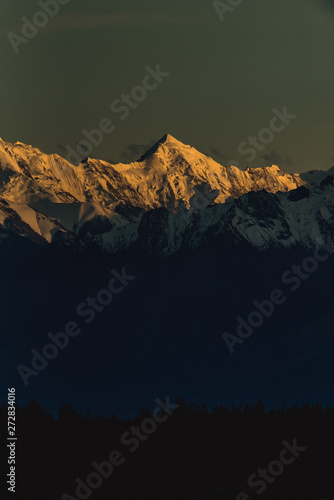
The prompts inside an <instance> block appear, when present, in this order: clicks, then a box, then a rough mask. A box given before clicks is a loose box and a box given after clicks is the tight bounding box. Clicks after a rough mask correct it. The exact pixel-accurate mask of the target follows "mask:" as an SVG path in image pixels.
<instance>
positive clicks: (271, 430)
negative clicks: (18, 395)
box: [0, 398, 334, 500]
mask: <svg viewBox="0 0 334 500" xmlns="http://www.w3.org/2000/svg"><path fill="white" fill-rule="evenodd" d="M156 401H159V405H160V408H161V411H159V412H158V411H157V412H156V416H157V419H158V420H159V423H158V424H157V425H156V426H152V425H151V424H149V422H150V420H151V417H152V410H153V407H152V408H151V409H150V408H149V407H148V406H145V407H143V408H142V409H141V410H140V412H139V413H138V415H137V416H136V417H135V418H133V419H129V418H127V419H119V418H118V417H117V416H116V414H114V415H112V416H111V417H104V416H103V415H101V416H95V417H92V416H91V415H90V413H89V412H88V413H86V414H85V415H83V414H78V413H77V412H76V411H75V410H74V409H73V408H72V407H70V406H69V405H67V404H64V405H62V406H61V407H60V409H59V415H58V418H55V417H54V416H52V415H51V414H49V413H47V411H46V410H45V409H44V408H43V407H42V406H41V405H40V404H39V403H37V402H36V401H35V400H33V401H31V402H30V403H29V404H28V405H27V406H25V407H18V408H17V427H18V429H19V432H18V441H17V443H18V445H17V493H16V498H18V499H19V500H21V499H23V498H26V499H32V498H33V499H34V500H45V499H50V500H51V499H59V500H60V499H63V500H69V499H72V500H73V499H75V498H77V499H88V498H92V499H94V500H95V499H96V500H107V499H108V500H109V499H122V500H123V499H124V500H125V499H126V500H131V499H138V498H140V499H155V500H159V499H166V500H172V499H175V500H176V499H180V500H181V499H224V500H225V499H226V500H230V499H231V500H234V499H238V500H248V499H256V498H259V497H260V498H261V499H270V500H282V499H284V500H302V499H303V500H322V499H325V498H327V499H328V500H329V499H332V498H333V492H334V484H333V483H334V481H333V474H332V458H333V453H332V450H333V444H334V442H333V438H334V431H333V418H334V408H322V407H321V406H320V405H315V406H310V405H308V404H304V405H303V406H302V407H299V406H294V407H289V408H287V407H284V408H282V409H280V410H269V411H265V406H264V404H263V403H262V402H261V401H259V402H258V403H257V404H255V405H252V406H250V405H245V406H243V407H241V406H239V407H233V406H232V407H226V406H219V407H215V408H214V409H213V410H212V411H209V410H208V409H207V408H206V407H205V406H198V405H195V404H194V403H187V402H185V401H184V400H183V399H178V400H177V401H176V402H175V401H170V402H169V403H168V398H166V405H165V402H162V401H160V400H156ZM170 403H173V405H172V404H170ZM174 403H176V404H174ZM169 408H172V409H173V411H171V410H169ZM174 408H176V409H174ZM6 413H7V409H6V408H5V406H4V405H3V406H2V407H1V410H0V420H1V428H2V429H5V426H6V418H7V415H6ZM153 414H154V412H153ZM167 414H168V417H166V415H167ZM3 465H4V467H2V470H5V469H6V467H5V464H3ZM2 486H3V483H2Z"/></svg>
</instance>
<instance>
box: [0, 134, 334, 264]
mask: <svg viewBox="0 0 334 500" xmlns="http://www.w3.org/2000/svg"><path fill="white" fill-rule="evenodd" d="M330 172H331V171H328V172H327V173H326V172H321V171H312V172H309V173H305V174H301V175H299V174H288V173H286V172H284V171H282V170H280V169H279V167H277V166H275V165H272V166H270V167H260V168H256V169H251V168H247V169H246V170H245V171H242V170H240V169H239V168H237V167H234V166H229V167H224V166H222V165H219V164H218V163H217V162H215V161H214V160H213V159H212V158H209V157H207V156H205V155H203V154H202V153H200V152H198V151H197V150H196V149H194V148H192V147H191V146H186V145H184V144H182V143H181V142H180V141H178V140H177V139H175V138H174V137H172V136H171V135H168V134H167V135H166V136H164V137H163V138H162V139H160V141H158V142H157V143H156V144H155V145H154V146H153V147H152V148H151V149H150V150H148V151H147V153H145V155H143V157H142V158H140V160H139V161H137V162H133V163H131V164H128V165H126V164H116V165H111V164H109V163H107V162H105V161H102V160H96V159H86V160H85V161H84V162H82V163H80V164H79V165H78V166H74V165H72V164H71V163H69V162H68V161H67V160H65V159H64V158H62V157H60V156H58V155H46V154H44V153H42V152H41V151H39V150H38V149H37V148H34V147H32V146H28V145H25V144H22V143H20V142H17V143H15V144H11V143H7V142H5V141H3V140H1V139H0V198H1V200H2V203H1V204H0V227H2V228H5V229H8V230H10V228H11V227H16V228H17V227H18V226H20V232H19V234H25V233H26V236H27V237H28V238H29V237H31V235H34V238H35V237H36V235H37V236H38V237H39V238H41V239H42V241H44V242H49V243H50V242H52V241H54V240H55V239H59V234H62V235H63V236H65V235H66V237H70V238H73V237H74V235H75V234H77V235H79V234H80V235H81V236H84V235H86V234H87V235H90V236H89V238H91V237H92V235H93V238H94V240H95V241H96V243H98V244H99V245H101V246H102V247H103V248H104V249H106V250H107V251H109V252H115V251H118V250H124V249H126V248H129V247H130V246H133V245H140V246H142V247H144V248H147V249H150V251H152V250H153V249H155V251H156V252H157V253H159V254H165V255H166V254H170V253H174V252H177V251H179V250H181V249H184V248H186V249H191V248H194V247H196V246H198V245H200V244H201V243H202V242H203V241H204V240H206V239H207V238H209V237H215V236H222V235H224V234H229V235H230V236H232V237H233V238H234V239H235V240H236V241H240V239H243V240H247V241H248V242H249V243H250V244H251V245H253V246H255V247H257V248H259V249H262V248H267V247H268V246H272V245H273V246H285V247H286V246H290V245H294V244H296V243H301V244H303V245H305V246H308V245H310V244H313V243H314V241H315V240H316V239H317V238H320V237H322V236H323V235H324V233H328V232H331V231H332V228H333V224H332V222H331V220H332V214H333V203H334V193H333V186H332V181H331V177H330V176H328V174H330ZM328 179H329V180H328ZM20 221H21V222H20ZM28 227H29V230H27V228H28ZM24 228H26V230H25V229H24ZM30 233H31V234H30Z"/></svg>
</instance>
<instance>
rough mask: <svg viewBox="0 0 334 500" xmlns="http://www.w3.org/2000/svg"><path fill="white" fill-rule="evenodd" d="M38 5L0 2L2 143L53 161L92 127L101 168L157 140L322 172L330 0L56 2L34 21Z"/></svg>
mask: <svg viewBox="0 0 334 500" xmlns="http://www.w3.org/2000/svg"><path fill="white" fill-rule="evenodd" d="M44 2H45V3H47V2H50V4H51V3H53V4H55V2H56V0H44ZM41 3H43V0H40V2H37V1H34V0H29V1H28V2H27V0H15V2H14V1H13V0H1V2H0V19H1V26H0V61H1V76H0V137H2V138H3V139H4V140H7V141H10V142H15V141H20V142H24V143H27V144H32V145H33V146H36V147H38V148H39V149H41V150H42V151H44V152H46V153H58V154H60V155H62V156H65V157H66V154H67V153H68V151H69V150H74V151H78V149H77V148H78V146H80V143H81V141H82V140H87V138H86V137H85V134H84V133H83V130H86V131H88V132H89V131H91V130H93V129H97V128H98V127H100V126H101V122H102V124H103V127H102V128H103V130H104V131H103V132H100V134H98V135H96V136H95V145H94V144H92V142H93V140H91V139H90V140H89V143H88V146H87V144H86V148H88V147H89V148H90V149H91V151H90V154H89V156H90V157H95V158H101V159H105V160H108V161H111V162H120V161H122V162H130V161H134V160H136V159H138V158H139V157H140V156H141V155H142V154H143V152H144V151H145V150H146V149H148V148H149V147H150V146H151V145H152V144H154V142H156V141H157V140H158V139H160V138H161V137H162V136H163V135H164V134H166V133H169V134H171V135H173V136H174V137H176V138H177V139H178V140H179V141H181V142H183V143H185V144H190V145H192V146H193V147H195V148H196V149H198V150H199V151H201V152H202V153H204V154H207V155H208V156H211V157H212V158H214V159H215V160H216V161H218V162H219V163H221V164H223V165H227V164H231V163H233V164H235V165H238V166H240V168H246V167H247V166H251V167H257V166H266V165H270V164H272V163H274V164H278V165H279V166H280V167H281V168H283V169H284V170H286V171H288V172H303V171H307V170H311V169H320V170H327V169H328V168H330V167H332V166H333V165H334V144H333V140H332V132H333V118H334V116H333V115H334V113H333V109H334V108H333V88H334V68H333V65H334V58H333V54H334V1H331V0H240V1H239V2H238V1H236V0H234V1H231V0H226V1H222V2H216V4H217V5H216V8H215V6H214V2H213V1H211V0H159V1H157V0H141V1H140V2H138V0H137V1H135V0H94V2H92V1H91V0H58V3H56V4H55V6H54V7H53V8H54V9H56V10H59V12H57V13H56V15H53V16H51V15H48V14H45V15H44V17H43V16H42V17H41V16H38V15H37V14H36V13H38V12H41V11H43V9H42V7H41ZM60 3H61V5H60ZM233 3H234V5H236V4H238V5H237V6H234V7H232V6H231V4H233ZM218 4H219V5H220V8H219V7H218ZM223 5H225V7H224V6H223ZM226 5H227V7H226ZM50 8H51V7H50ZM23 18H25V19H24V20H23ZM27 20H28V21H30V22H33V24H34V23H35V24H36V20H37V24H38V23H39V24H40V25H42V26H40V27H37V28H34V26H33V28H31V27H30V29H35V33H34V36H31V31H30V32H29V30H27V28H26V21H27ZM22 30H23V31H22ZM24 30H26V31H24ZM27 33H28V34H27ZM9 34H11V35H9ZM28 36H30V38H28ZM19 37H21V38H19ZM148 67H149V68H150V69H151V71H153V70H156V69H157V67H159V68H160V71H161V72H162V73H163V75H164V76H163V77H162V76H161V77H160V78H159V81H154V80H153V79H152V78H153V77H149V76H148V74H149V71H148V69H147V68H148ZM145 78H146V79H145ZM143 81H145V82H149V87H150V90H148V89H146V90H144V91H143V89H138V86H139V87H140V86H141V87H142V85H143ZM154 83H156V85H154ZM152 87H155V88H152ZM133 92H134V94H133ZM126 95H130V96H131V97H130V101H128V102H130V103H131V105H130V104H126V106H127V111H126V112H125V110H124V108H123V112H121V111H120V103H119V101H117V100H118V99H119V100H122V96H123V97H124V96H126ZM133 95H135V96H137V97H136V98H138V100H137V102H136V100H134V98H133V97H132V96H133ZM115 103H116V104H115ZM112 104H113V110H112V109H111V105H112ZM284 109H285V112H284ZM115 110H116V111H115ZM117 110H118V111H117ZM282 113H283V115H284V114H285V115H286V116H288V117H290V118H283V121H282V120H281V121H280V119H278V118H277V119H276V118H275V117H276V116H280V115H282ZM125 115H126V116H125ZM292 117H293V118H292ZM106 119H108V120H109V121H108V122H106ZM110 121H112V125H110ZM106 124H108V125H109V126H107V125H106ZM111 129H112V131H111ZM264 129H266V130H264ZM249 138H253V139H249ZM250 140H252V141H254V140H255V141H256V143H254V142H253V145H250V144H249V142H250ZM255 144H256V145H255ZM69 148H70V149H69Z"/></svg>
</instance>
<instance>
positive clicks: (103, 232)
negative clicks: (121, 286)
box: [0, 135, 334, 416]
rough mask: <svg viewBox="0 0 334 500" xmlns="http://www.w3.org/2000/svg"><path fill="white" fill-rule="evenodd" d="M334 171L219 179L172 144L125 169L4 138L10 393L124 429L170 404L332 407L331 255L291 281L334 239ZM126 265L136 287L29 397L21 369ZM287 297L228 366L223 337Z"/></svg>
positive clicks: (261, 172) (2, 205)
mask: <svg viewBox="0 0 334 500" xmlns="http://www.w3.org/2000/svg"><path fill="white" fill-rule="evenodd" d="M333 174H334V168H332V169H330V170H329V171H320V170H314V171H311V172H307V173H302V174H289V173H286V172H284V171H282V170H280V169H279V167H277V166H275V165H271V166H267V167H260V168H254V169H250V168H247V169H246V170H240V169H239V168H237V167H234V166H227V167H224V166H222V165H219V164H218V163H217V162H215V161H214V160H213V159H211V158H209V157H207V156H205V155H203V154H201V153H199V152H198V151H196V150H195V149H194V148H192V147H190V146H186V145H184V144H182V143H181V142H179V141H177V140H176V139H174V138H173V137H172V136H170V135H166V136H164V137H163V138H162V139H161V140H160V141H158V142H157V143H156V144H155V146H153V147H152V148H151V149H150V150H149V151H147V152H146V153H145V154H144V155H143V156H142V157H141V158H140V159H139V160H138V161H137V162H133V163H131V164H129V165H125V164H117V165H112V164H109V163H107V162H105V161H102V160H96V159H91V158H86V159H85V160H83V161H82V163H80V164H79V165H78V166H74V165H72V164H71V163H69V162H68V161H67V160H65V159H64V158H61V157H60V156H58V155H46V154H43V153H42V152H40V151H39V150H38V149H36V148H34V147H32V146H28V145H25V144H22V143H15V144H10V143H8V142H5V141H0V259H1V264H2V266H1V274H0V283H1V286H0V330H1V332H3V335H2V336H1V337H0V348H1V349H0V352H1V363H0V367H1V368H0V372H1V380H2V381H3V384H4V385H3V387H2V389H3V393H4V394H5V391H6V390H7V389H6V388H7V387H11V386H15V387H18V400H19V401H20V402H22V403H24V402H27V401H29V400H30V399H31V398H33V397H35V398H37V399H38V400H39V401H41V402H42V403H43V404H45V406H46V407H47V408H48V409H50V410H52V411H54V412H56V409H57V407H58V406H59V405H60V404H62V403H63V402H64V401H65V402H67V403H69V404H72V405H73V406H74V407H76V408H77V409H79V410H82V409H90V410H92V411H93V412H94V411H96V412H99V411H103V412H105V413H106V414H110V413H112V412H113V411H117V412H118V413H119V414H121V415H125V416H126V415H128V414H133V412H134V411H136V409H137V408H139V407H141V406H142V405H143V404H144V403H150V402H151V401H154V399H155V398H157V397H160V398H161V397H165V396H166V395H167V394H169V395H170V396H171V397H178V396H181V397H185V398H187V399H190V400H193V401H197V402H198V403H205V404H207V405H208V406H212V405H214V404H218V403H219V404H220V403H224V404H230V403H233V404H235V403H237V404H241V403H242V404H243V403H252V402H256V401H257V400H258V399H259V398H262V399H263V400H264V401H265V402H266V403H267V404H268V405H273V406H276V407H277V406H279V405H282V404H295V403H301V404H302V403H303V402H305V401H308V402H310V403H311V402H317V403H322V404H332V403H333V398H332V386H333V383H334V377H333V374H332V357H333V356H332V349H333V335H332V325H333V322H334V308H333V300H334V293H333V286H332V281H333V280H332V276H333V274H334V262H333V258H332V257H331V258H328V259H327V260H326V261H321V262H320V261H319V262H318V269H317V270H316V272H312V273H308V274H307V275H306V276H305V279H304V278H299V282H300V286H299V287H298V291H295V292H293V293H291V290H290V287H289V288H288V287H287V286H286V284H285V283H284V282H283V281H282V276H283V275H284V274H285V273H287V272H290V273H292V269H293V266H300V265H301V264H302V262H304V259H306V258H308V257H312V255H313V254H314V250H315V248H316V247H318V246H319V243H321V242H323V241H327V239H328V238H331V239H333V236H334V176H333ZM309 265H314V264H312V262H311V264H309ZM123 268H125V270H126V273H127V274H129V275H131V276H136V279H134V280H132V281H131V282H130V284H129V286H128V287H126V290H125V291H124V292H122V294H120V295H119V296H117V297H115V300H113V301H112V303H111V304H110V305H109V306H108V307H104V308H103V312H101V313H98V314H96V317H95V319H94V322H92V324H91V325H83V327H82V330H83V331H82V333H81V334H80V336H79V337H78V338H77V339H73V341H71V343H70V345H69V347H68V348H66V349H65V350H64V351H62V352H59V355H58V357H57V359H55V360H54V361H52V362H50V363H49V365H48V367H47V368H46V369H45V370H43V372H41V373H40V374H39V375H38V376H36V377H35V376H32V377H31V379H30V384H29V385H28V386H27V387H25V386H24V384H23V382H22V379H21V377H20V375H19V373H18V370H17V366H19V365H24V366H30V363H31V358H32V354H31V351H32V349H36V350H37V351H38V352H40V351H41V350H42V349H43V346H44V345H45V344H46V342H49V337H48V334H49V333H52V334H55V333H56V332H61V331H62V329H63V328H64V325H66V324H67V323H68V322H69V321H74V320H75V318H77V321H79V320H78V317H77V315H76V308H77V306H78V305H79V304H81V303H82V302H85V301H86V300H87V298H88V297H97V296H100V295H99V291H101V290H103V289H104V288H105V287H106V284H107V283H108V281H110V277H111V274H110V273H111V271H112V270H117V271H118V272H119V273H120V272H121V270H122V269H123ZM290 276H291V274H290ZM290 279H291V277H290ZM293 279H294V280H296V278H293ZM277 289H281V290H282V291H283V292H284V293H285V295H286V300H285V302H284V304H283V305H280V306H279V307H276V309H275V311H274V313H273V314H271V315H270V317H268V318H266V319H265V321H264V323H263V325H262V326H259V327H258V328H256V329H255V331H254V333H253V334H252V335H251V336H250V338H248V339H243V340H244V341H243V342H242V343H241V344H237V345H235V352H234V353H233V355H231V353H230V352H229V350H228V348H227V345H226V342H225V341H224V338H223V335H224V334H225V333H226V332H228V333H230V334H235V333H236V332H237V329H238V325H239V324H240V319H239V318H242V320H245V321H246V320H247V318H248V316H249V314H250V313H251V312H252V311H254V307H255V306H254V301H257V302H260V303H262V302H263V300H267V299H268V297H270V296H271V293H272V292H273V291H274V290H277ZM79 319H80V318H79Z"/></svg>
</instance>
